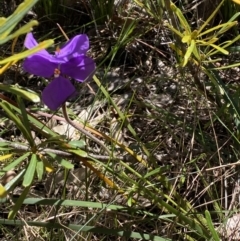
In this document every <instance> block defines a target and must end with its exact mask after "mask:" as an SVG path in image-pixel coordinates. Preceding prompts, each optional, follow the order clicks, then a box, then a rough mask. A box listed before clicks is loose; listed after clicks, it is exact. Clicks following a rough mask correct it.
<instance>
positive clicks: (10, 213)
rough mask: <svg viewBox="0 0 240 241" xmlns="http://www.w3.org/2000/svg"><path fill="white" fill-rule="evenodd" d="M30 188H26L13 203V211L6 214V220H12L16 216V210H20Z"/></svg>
mask: <svg viewBox="0 0 240 241" xmlns="http://www.w3.org/2000/svg"><path fill="white" fill-rule="evenodd" d="M30 187H31V186H28V187H26V188H25V189H24V190H23V192H22V194H21V195H20V197H19V198H18V200H17V202H16V203H15V205H14V206H13V209H12V210H11V211H10V212H9V214H8V219H14V218H15V217H16V215H17V212H18V210H19V209H20V208H21V206H22V203H23V201H24V199H25V198H26V196H27V194H28V192H29V189H30ZM14 221H15V220H14Z"/></svg>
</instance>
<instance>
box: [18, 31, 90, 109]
mask: <svg viewBox="0 0 240 241" xmlns="http://www.w3.org/2000/svg"><path fill="white" fill-rule="evenodd" d="M37 45H38V43H37V41H36V40H35V39H34V37H33V35H32V33H28V34H27V36H26V39H25V42H24V46H25V47H26V48H28V49H31V48H33V47H35V46H37ZM88 49H89V40H88V37H87V35H85V34H80V35H77V36H75V37H74V38H72V39H70V40H69V41H68V42H67V43H66V44H65V45H63V47H62V48H60V49H59V50H57V51H56V52H55V54H54V55H52V54H50V53H48V52H47V51H46V50H41V51H39V52H37V53H36V54H33V55H30V56H29V57H27V58H26V59H25V60H24V63H23V68H24V70H25V71H27V72H29V73H31V74H34V75H38V76H41V77H44V78H50V77H54V79H53V80H52V81H51V83H50V84H49V85H48V86H47V87H46V88H45V89H44V90H43V93H42V100H43V102H44V104H45V105H47V106H48V107H49V109H51V110H57V109H58V108H59V107H60V106H61V105H62V104H63V103H64V102H65V101H66V100H67V99H68V98H69V97H71V96H72V95H73V94H74V92H75V87H74V86H73V85H72V83H71V81H70V80H69V79H67V78H65V76H68V77H71V78H74V79H75V80H77V81H79V82H83V81H85V80H86V79H88V78H89V77H92V75H93V72H94V70H95V63H94V61H93V60H92V59H91V58H89V57H87V56H86V52H87V50H88ZM63 76H64V77H63Z"/></svg>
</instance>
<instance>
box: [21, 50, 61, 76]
mask: <svg viewBox="0 0 240 241" xmlns="http://www.w3.org/2000/svg"><path fill="white" fill-rule="evenodd" d="M56 68H58V63H54V62H51V61H49V59H48V58H47V56H45V55H40V54H34V55H32V56H30V57H27V58H26V59H25V60H24V62H23V69H24V70H25V71H27V72H29V73H31V74H34V75H38V76H41V77H45V78H48V77H51V76H53V74H54V70H55V69H56Z"/></svg>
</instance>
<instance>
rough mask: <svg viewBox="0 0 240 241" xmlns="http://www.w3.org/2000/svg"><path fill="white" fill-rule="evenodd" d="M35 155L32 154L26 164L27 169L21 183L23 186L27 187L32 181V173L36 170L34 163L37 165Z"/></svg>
mask: <svg viewBox="0 0 240 241" xmlns="http://www.w3.org/2000/svg"><path fill="white" fill-rule="evenodd" d="M37 161H38V159H37V155H36V154H32V158H31V160H30V163H29V164H28V167H27V171H26V173H25V175H24V178H23V183H22V185H23V186H24V187H29V186H30V185H31V183H32V181H33V178H34V175H35V171H36V165H37Z"/></svg>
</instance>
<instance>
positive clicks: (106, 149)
mask: <svg viewBox="0 0 240 241" xmlns="http://www.w3.org/2000/svg"><path fill="white" fill-rule="evenodd" d="M62 112H63V116H64V118H65V120H66V122H67V123H68V124H69V125H71V126H72V127H74V128H75V129H77V130H78V131H80V132H81V133H83V134H84V135H86V136H87V137H89V138H90V139H91V140H92V141H95V142H96V143H97V144H98V145H100V146H101V147H102V148H103V149H104V150H105V151H106V152H107V153H108V155H109V156H111V152H110V151H109V150H108V148H107V147H106V146H105V144H104V143H103V142H101V141H100V140H99V139H98V138H96V137H95V136H94V135H92V134H91V133H90V132H88V131H87V130H86V129H84V128H83V127H82V126H80V125H78V124H77V123H75V122H73V121H72V120H71V119H70V118H69V116H68V113H67V108H66V104H63V105H62Z"/></svg>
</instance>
